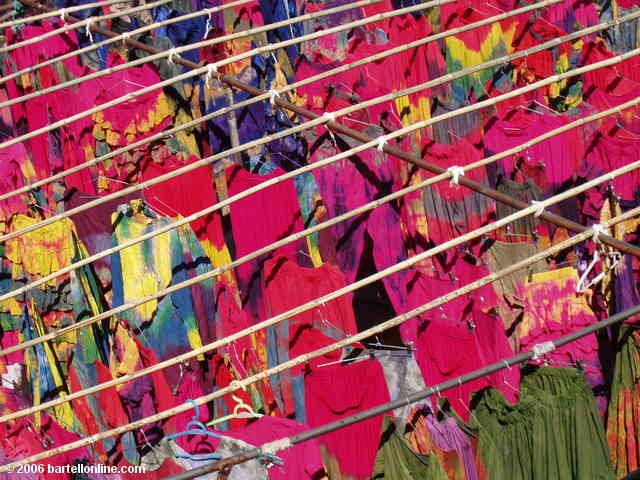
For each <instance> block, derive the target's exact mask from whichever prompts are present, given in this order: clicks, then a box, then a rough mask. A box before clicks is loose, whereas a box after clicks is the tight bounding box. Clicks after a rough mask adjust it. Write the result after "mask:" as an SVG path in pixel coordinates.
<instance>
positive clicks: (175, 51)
mask: <svg viewBox="0 0 640 480" xmlns="http://www.w3.org/2000/svg"><path fill="white" fill-rule="evenodd" d="M380 1H381V0H361V1H360V2H355V3H349V4H346V5H341V6H338V7H334V8H329V9H326V10H320V11H318V12H314V13H307V14H304V15H300V16H297V17H294V18H292V19H290V20H283V21H281V22H275V23H270V24H268V25H264V26H261V27H256V28H250V29H248V30H244V31H241V32H235V33H230V34H227V35H223V36H220V37H216V38H212V39H209V40H203V41H201V42H196V43H191V44H189V45H185V46H183V47H175V48H172V49H170V50H156V49H152V50H153V51H154V52H155V53H153V54H152V55H149V56H145V57H142V58H139V59H137V60H132V61H130V62H125V63H122V64H120V65H116V66H114V67H111V68H105V69H103V70H99V71H96V72H94V73H91V74H89V75H84V76H82V77H79V78H74V79H73V80H69V81H67V82H63V83H60V84H58V85H53V86H51V87H48V88H45V89H42V90H39V91H37V92H33V93H30V94H27V95H23V96H21V97H17V98H14V99H11V100H7V101H5V102H2V103H0V108H3V107H8V106H11V105H15V104H17V103H21V102H25V101H27V100H29V99H32V98H37V97H39V96H42V95H45V94H48V93H52V92H56V91H58V90H61V89H64V88H68V87H72V86H75V85H79V84H81V83H83V82H85V81H87V80H93V79H96V78H100V77H103V76H105V75H110V74H112V73H115V72H119V71H120V70H126V69H128V68H131V67H136V66H139V65H143V64H145V63H149V62H152V61H154V60H161V59H164V58H167V59H168V58H170V56H171V57H176V58H175V59H173V58H172V61H174V62H175V63H181V64H183V65H184V63H185V62H184V61H182V62H179V61H178V60H179V59H180V54H181V53H184V52H186V51H189V50H195V49H198V48H202V47H210V46H213V45H217V44H219V43H223V42H228V41H232V40H237V39H240V38H245V37H248V36H252V35H256V34H258V33H264V32H268V31H270V30H273V29H275V28H279V27H282V26H286V25H291V24H294V23H300V22H303V21H305V20H312V19H317V18H321V17H325V16H328V15H333V14H335V13H338V12H342V11H346V10H352V9H354V8H357V7H361V6H364V5H369V4H373V3H378V2H380ZM454 1H455V0H430V1H429V2H425V3H420V4H418V5H414V6H411V7H406V8H403V9H401V10H393V11H390V12H384V13H380V14H377V15H373V16H371V17H367V18H364V19H361V20H354V21H353V22H349V23H345V24H342V25H338V26H336V27H332V28H328V29H326V30H320V31H317V32H312V33H309V34H307V35H302V36H300V37H295V38H292V39H290V40H283V41H281V42H277V43H272V44H268V45H266V46H261V47H255V48H252V49H250V50H247V51H246V52H242V53H240V54H237V55H234V56H231V57H229V58H225V59H224V60H222V61H219V62H216V63H215V65H216V66H217V67H218V68H220V67H222V66H224V65H228V64H231V63H234V62H236V61H239V60H244V59H246V58H251V57H253V56H255V55H258V54H261V53H266V52H271V51H274V50H278V49H280V48H284V47H289V46H292V45H297V44H299V43H304V42H306V41H308V40H314V39H316V38H321V37H323V36H325V35H330V34H332V33H338V32H341V31H344V30H349V29H351V28H355V27H358V26H362V25H368V24H369V23H375V22H379V21H381V20H384V19H387V18H393V17H397V16H399V15H403V14H407V13H413V12H418V11H421V10H425V9H427V8H431V7H434V6H437V5H442V4H446V3H452V2H454ZM553 1H559V0H553ZM380 17H381V18H380ZM91 28H95V29H96V31H97V32H99V33H102V32H104V31H105V30H103V29H98V27H94V26H92V27H91ZM113 35H116V34H113ZM120 37H122V40H123V41H126V42H127V43H129V44H134V46H135V44H138V45H143V46H145V47H147V46H146V45H144V44H141V43H140V42H136V41H134V40H132V39H131V38H129V35H127V34H124V35H120ZM186 66H190V67H193V68H195V70H193V71H191V72H187V73H185V74H182V75H178V76H175V77H171V78H169V79H167V80H164V81H162V82H158V83H157V84H156V88H158V87H160V86H167V85H171V84H173V83H176V82H178V81H181V80H186V79H189V78H191V77H194V76H197V75H201V74H204V73H208V71H207V70H206V67H202V66H201V65H199V64H195V63H192V62H189V63H188V65H186ZM198 67H199V69H198ZM148 88H151V87H148ZM152 90H153V89H152ZM152 90H147V92H148V91H152ZM135 96H138V95H135ZM125 97H127V96H123V97H120V99H121V101H120V102H118V103H122V102H124V101H127V100H126V99H125V100H122V99H124V98H125ZM132 98H135V97H132ZM98 111H100V110H98ZM92 113H95V112H92ZM85 116H87V115H85ZM78 118H83V117H78ZM74 120H76V119H75V118H74ZM63 125H64V124H63ZM5 143H6V142H5ZM3 145H4V143H2V144H0V149H2V148H4V147H3Z"/></svg>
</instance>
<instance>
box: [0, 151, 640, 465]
mask: <svg viewBox="0 0 640 480" xmlns="http://www.w3.org/2000/svg"><path fill="white" fill-rule="evenodd" d="M638 168H640V160H639V161H637V162H633V163H632V164H629V165H626V166H625V167H622V168H619V169H616V170H614V171H612V172H609V173H607V174H605V175H601V176H599V177H597V178H595V179H594V180H591V181H589V182H586V183H584V184H582V185H580V186H578V187H574V188H572V189H570V190H567V191H566V192H563V193H560V194H557V195H554V196H552V197H549V198H548V199H546V200H542V201H540V202H539V203H538V204H536V205H532V206H529V207H527V208H524V209H522V210H519V211H517V212H514V213H513V214H511V215H508V216H506V217H504V218H501V219H499V220H496V221H494V222H492V223H490V224H488V225H485V226H483V227H480V228H478V229H476V230H473V231H471V232H468V233H466V234H464V235H461V236H459V237H457V238H454V239H451V240H448V241H446V242H444V243H441V244H440V245H437V246H436V247H433V248H431V249H429V250H426V251H425V252H422V253H420V254H418V255H415V256H414V257H411V258H409V259H407V260H404V261H402V262H398V263H396V264H395V265H393V266H391V267H388V268H386V269H384V270H380V271H379V272H377V273H375V274H373V275H371V276H369V277H366V278H364V279H362V280H359V281H356V282H353V283H351V284H350V285H347V286H345V287H343V288H341V289H339V290H336V291H334V292H331V293H329V294H326V295H324V296H322V297H320V298H317V299H315V300H312V301H310V302H307V303H305V304H303V305H300V306H298V307H295V308H293V309H290V310H288V311H287V312H284V313H282V314H280V315H276V316H274V317H272V318H270V319H267V320H265V321H264V322H261V323H259V324H256V325H254V326H253V327H250V328H249V329H246V330H245V331H242V332H238V333H236V334H233V335H230V336H227V337H225V338H224V339H221V340H218V341H215V342H212V343H210V344H209V345H207V346H206V347H201V348H200V349H194V350H192V351H191V352H188V353H186V354H183V355H182V356H178V357H174V358H172V359H170V360H167V361H165V362H160V363H158V364H157V365H155V366H152V367H148V368H147V369H144V371H145V374H146V373H150V372H152V371H157V370H161V369H163V368H166V367H168V366H170V365H175V364H178V363H181V361H183V358H184V356H185V355H191V356H196V355H199V354H202V353H204V352H206V351H211V350H214V349H216V348H220V347H221V346H223V345H226V344H229V343H231V342H232V341H234V340H235V338H236V335H240V334H241V333H244V332H248V333H253V332H254V331H256V330H257V329H262V328H264V327H267V326H271V325H274V324H276V323H278V322H280V321H282V320H284V319H286V318H291V317H293V316H295V315H298V314H300V313H303V312H305V311H308V310H311V309H312V308H316V307H317V306H319V305H324V304H325V303H326V302H329V301H332V300H334V299H336V298H338V297H340V296H342V295H345V294H347V293H350V292H352V291H355V290H357V289H358V288H360V287H362V286H364V285H367V284H371V283H373V282H375V281H378V280H380V279H382V278H384V277H386V276H388V275H391V274H393V273H396V272H399V271H401V270H404V269H406V268H408V267H410V266H412V265H415V264H416V263H418V262H421V261H423V260H425V259H427V258H431V257H433V256H435V255H437V254H439V253H441V252H444V251H447V250H449V249H450V248H453V247H455V246H458V245H460V244H463V243H466V242H468V241H470V240H473V239H474V238H478V237H481V236H483V235H486V234H487V233H490V232H492V231H495V230H497V229H498V228H500V227H502V226H504V225H507V224H509V223H511V222H513V221H515V220H517V219H519V218H523V217H525V216H527V215H532V214H537V213H538V210H539V209H540V208H541V207H542V208H547V207H548V206H550V205H554V204H556V203H558V202H561V201H563V200H566V199H567V198H571V197H572V196H574V195H577V194H579V193H582V192H585V191H587V190H589V189H590V188H592V187H594V186H596V185H599V184H602V183H604V182H607V181H609V180H611V179H612V178H615V177H616V176H618V175H620V174H622V173H627V172H630V171H632V170H634V169H638ZM638 213H640V207H638V208H636V209H633V210H630V211H629V212H627V213H625V214H624V215H623V216H622V217H621V218H625V219H626V218H631V217H630V216H629V215H631V216H633V215H635V214H638ZM582 234H584V235H587V237H588V236H591V237H595V238H596V240H598V241H600V240H601V238H602V236H603V235H602V232H598V231H596V230H593V229H585V230H584V231H583V232H582ZM582 234H581V235H582ZM578 237H579V238H582V237H581V236H575V237H573V238H578ZM542 258H544V257H542ZM486 278H488V277H486ZM167 290H171V287H169V288H167V289H166V290H165V291H164V295H166V294H167ZM154 295H158V293H156V294H154ZM446 301H448V300H446ZM123 307H124V305H123ZM120 308H122V307H117V308H116V309H113V310H118V309H120ZM129 308H131V307H129ZM127 309H128V308H127ZM106 313H107V312H104V313H103V314H100V315H105V314H106ZM111 314H114V312H113V311H112V312H111ZM100 315H99V316H100ZM102 318H106V317H102ZM384 324H385V323H382V324H380V325H384ZM258 327H259V328H258ZM388 328H389V327H388ZM254 329H255V330H254ZM366 332H369V333H371V329H369V330H367V331H366ZM59 333H60V332H58V334H59ZM363 333H364V332H361V333H358V334H356V335H354V336H350V337H348V338H347V339H345V340H342V342H346V343H344V345H348V344H351V343H354V342H357V341H360V339H364V338H367V337H368V336H369V335H365V336H363V337H361V335H363ZM373 333H380V332H373ZM243 336H244V335H243ZM238 338H239V337H238ZM338 343H339V342H338ZM344 345H343V346H344ZM204 348H206V350H204V351H203V349H204ZM330 351H333V350H328V351H327V352H330ZM196 352H198V353H196ZM327 352H323V354H324V353H327ZM0 354H2V352H0ZM298 358H300V357H298ZM309 358H315V357H309ZM307 360H308V359H307ZM305 361H306V360H305ZM300 363H304V361H303V362H300ZM298 364H299V363H296V364H293V365H290V366H291V367H293V366H295V365H298ZM283 365H288V363H287V362H285V363H283V364H281V365H278V366H277V367H274V368H281V367H282V366H283ZM287 368H290V367H287ZM287 368H285V369H287ZM142 371H143V370H140V371H139V372H137V373H138V375H137V376H142V375H140V372H142ZM266 371H269V370H266ZM274 373H278V372H274ZM134 375H135V374H128V375H124V376H122V377H118V378H117V379H113V380H110V381H108V382H104V383H102V384H99V385H96V386H93V387H90V388H87V389H84V390H80V391H78V392H73V393H70V394H67V395H64V396H62V397H59V398H56V399H53V400H50V401H48V402H45V403H42V404H40V405H35V406H33V407H30V408H27V409H24V410H20V411H18V412H12V413H10V414H7V415H4V416H2V417H0V423H2V422H5V421H8V420H12V419H14V418H19V417H21V416H25V415H29V414H32V413H35V412H38V411H41V410H44V409H46V408H51V407H54V406H56V405H61V404H63V403H67V402H70V401H72V400H74V399H76V398H81V397H84V396H86V395H89V394H92V393H95V392H98V391H101V390H103V389H105V388H110V387H113V386H116V385H120V384H122V383H126V382H128V381H130V380H132V379H134V378H136V377H134ZM258 375H259V374H258ZM252 378H253V377H252ZM218 392H220V390H219V391H218ZM221 395H223V394H221ZM214 398H218V397H217V396H216V397H212V398H209V400H213V399H214ZM209 400H207V401H209ZM154 421H155V420H154ZM0 471H1V470H0Z"/></svg>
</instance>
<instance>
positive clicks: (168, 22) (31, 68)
mask: <svg viewBox="0 0 640 480" xmlns="http://www.w3.org/2000/svg"><path fill="white" fill-rule="evenodd" d="M255 1H256V0H236V1H235V2H230V3H225V4H224V5H220V6H219V7H213V8H206V9H204V10H198V11H197V12H193V13H188V14H185V15H181V16H179V17H175V18H169V19H167V20H163V21H162V22H154V23H152V24H150V25H145V26H144V27H140V28H137V29H135V30H131V31H129V32H126V33H124V34H120V35H116V34H114V36H111V37H109V38H108V39H107V40H103V41H102V42H98V43H92V44H91V45H88V46H86V47H83V48H80V49H77V50H74V51H72V52H69V53H65V54H64V55H60V56H58V57H54V58H51V59H49V60H46V61H44V62H41V63H38V64H36V65H31V66H29V67H26V68H23V69H22V70H18V71H17V72H13V73H11V74H9V75H5V76H4V77H0V85H1V84H3V83H6V82H8V81H9V80H12V79H14V78H18V77H20V76H21V75H24V74H26V73H31V72H35V71H36V70H38V69H40V68H42V67H46V66H48V65H52V64H54V63H56V62H61V61H62V60H67V59H69V58H73V57H75V56H78V55H81V54H84V53H89V52H92V51H93V50H97V49H98V48H100V47H104V46H107V45H110V44H112V43H116V42H122V41H125V40H126V39H127V38H128V37H130V36H134V35H140V34H142V33H146V32H150V31H152V30H155V29H156V28H160V27H165V26H167V25H171V24H173V23H177V22H183V21H185V20H189V19H191V18H195V17H200V16H204V15H212V14H214V13H217V12H221V11H224V10H227V9H229V8H234V7H239V6H242V5H245V4H247V3H252V2H255ZM38 5H39V4H38ZM71 18H72V19H73V20H72V21H78V20H76V19H75V18H74V17H71ZM90 29H91V31H94V27H90Z"/></svg>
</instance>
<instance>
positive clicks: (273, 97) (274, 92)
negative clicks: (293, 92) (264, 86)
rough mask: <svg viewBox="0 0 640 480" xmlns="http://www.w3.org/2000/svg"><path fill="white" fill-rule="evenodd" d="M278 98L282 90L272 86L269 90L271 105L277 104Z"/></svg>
mask: <svg viewBox="0 0 640 480" xmlns="http://www.w3.org/2000/svg"><path fill="white" fill-rule="evenodd" d="M276 98H280V92H278V91H277V90H276V89H275V88H272V89H271V90H269V103H271V105H275V104H276Z"/></svg>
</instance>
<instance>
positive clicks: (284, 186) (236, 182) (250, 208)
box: [226, 165, 306, 320]
mask: <svg viewBox="0 0 640 480" xmlns="http://www.w3.org/2000/svg"><path fill="white" fill-rule="evenodd" d="M284 173H285V172H284V171H283V170H280V169H277V170H276V171H274V172H273V173H271V174H269V175H257V174H253V173H250V172H248V171H247V170H245V169H244V168H242V167H241V166H238V165H234V166H232V167H230V168H228V169H227V170H226V174H227V185H228V190H229V196H232V195H236V194H238V193H240V192H243V191H245V190H247V189H248V188H251V187H255V186H256V185H259V184H261V183H263V182H266V181H268V180H270V179H272V178H275V177H278V176H280V175H283V174H284ZM230 210H231V226H232V229H233V240H234V243H235V256H236V258H240V257H242V256H244V255H247V254H249V253H253V252H255V251H256V250H259V249H260V248H263V247H266V246H267V245H270V244H271V243H273V242H275V241H277V240H279V239H282V238H284V237H286V236H288V235H291V234H293V233H296V232H299V231H301V230H302V229H303V226H302V220H301V214H300V206H299V203H298V197H297V195H296V189H295V186H294V184H293V181H292V180H287V181H285V182H280V183H277V184H275V185H273V186H270V187H268V188H265V189H264V190H261V191H259V192H257V193H254V194H252V195H250V196H248V197H245V198H243V199H241V200H238V201H236V202H234V203H232V204H231V206H230ZM298 245H299V246H300V247H299V248H300V249H302V250H304V251H306V246H305V245H304V240H301V241H299V242H293V243H290V244H288V245H285V246H283V247H281V248H279V249H278V250H277V252H278V253H280V254H282V255H285V256H287V257H289V258H295V255H296V252H297V250H298ZM274 254H275V252H274ZM265 257H266V256H263V257H260V258H262V260H260V258H258V259H256V260H252V261H250V262H246V263H244V264H242V265H240V266H239V267H237V268H236V275H237V278H238V284H239V288H240V293H241V298H242V302H243V305H245V306H247V305H249V308H250V311H251V313H252V314H253V315H256V316H257V318H255V320H259V319H262V318H264V317H263V313H262V305H261V304H262V301H263V299H262V293H261V292H260V288H259V283H260V282H259V281H257V280H258V276H259V275H260V272H261V270H262V269H261V267H260V265H261V263H262V262H263V261H264V260H265V259H266V258H265ZM267 258H268V257H267Z"/></svg>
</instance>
